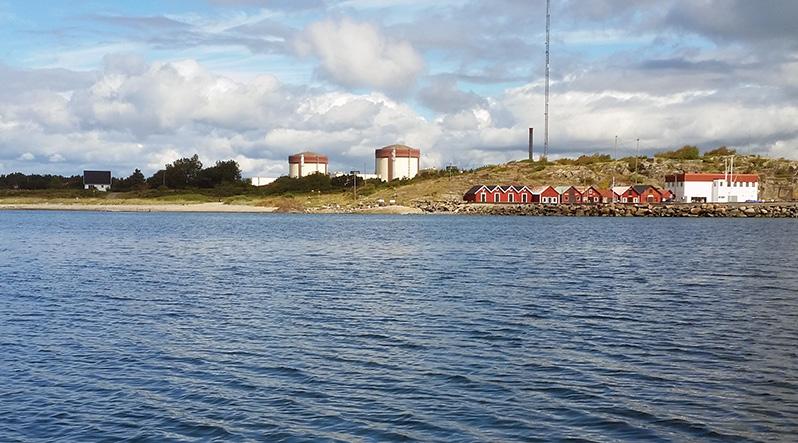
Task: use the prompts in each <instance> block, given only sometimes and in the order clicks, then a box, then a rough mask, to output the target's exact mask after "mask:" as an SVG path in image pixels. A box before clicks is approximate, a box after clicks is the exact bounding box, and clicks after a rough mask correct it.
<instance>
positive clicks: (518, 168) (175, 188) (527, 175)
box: [0, 146, 798, 211]
mask: <svg viewBox="0 0 798 443" xmlns="http://www.w3.org/2000/svg"><path fill="white" fill-rule="evenodd" d="M697 149H698V148H696V147H695V146H685V147H682V148H681V149H677V150H675V151H670V152H668V153H662V154H660V155H657V156H656V158H650V157H646V156H640V157H625V158H622V159H618V160H613V159H612V158H610V156H608V155H606V154H591V155H582V156H580V157H578V158H576V159H559V160H557V161H545V160H539V161H530V160H520V161H515V162H509V163H506V164H499V165H488V166H483V167H480V168H476V169H473V170H464V171H463V170H459V169H457V168H449V169H441V170H436V169H426V170H422V171H420V172H419V174H418V175H417V176H416V177H414V178H413V179H411V180H394V181H392V182H390V183H384V182H382V181H380V180H363V179H362V178H358V179H357V195H358V202H367V203H372V204H373V203H374V202H375V201H376V200H377V199H383V200H385V201H388V200H392V199H394V200H396V201H397V202H398V203H399V204H406V205H412V204H413V202H416V201H429V200H460V199H462V195H463V193H464V192H465V190H467V189H468V188H470V187H471V186H474V185H478V184H510V183H523V184H526V185H530V186H537V185H543V184H548V185H554V186H556V185H564V184H574V185H581V186H586V185H591V184H594V185H597V186H601V187H607V186H610V184H612V183H616V184H619V185H620V184H631V183H646V184H652V185H656V186H662V185H663V181H664V177H665V175H666V174H671V173H674V172H680V171H684V172H717V171H722V170H723V156H724V155H728V154H730V153H733V152H734V151H733V150H730V149H728V148H726V147H719V148H717V149H713V150H711V151H708V152H707V153H706V154H705V155H704V156H697V155H696V150H697ZM682 157H687V158H686V159H684V158H682ZM735 171H737V172H739V173H757V174H760V176H761V177H762V190H763V194H762V198H765V199H770V198H779V199H791V198H798V162H795V161H789V160H784V159H769V158H763V157H760V156H746V155H738V156H737V157H736V160H735ZM164 174H165V175H164ZM354 180H355V178H354V177H353V176H351V175H342V176H338V177H330V176H327V175H323V174H315V175H311V176H307V177H303V178H299V179H292V178H288V177H280V178H279V179H277V180H276V181H275V182H273V183H271V184H269V185H268V186H262V187H253V186H251V185H249V184H248V183H245V182H243V181H242V180H241V173H240V170H239V168H238V165H237V164H236V163H235V162H234V161H227V162H217V163H216V164H215V165H213V166H211V167H208V168H204V167H202V165H201V163H199V159H198V158H196V156H195V157H191V158H185V159H180V160H178V161H176V162H174V163H172V164H171V165H167V167H166V168H165V169H163V170H161V171H158V172H156V173H155V174H153V176H152V177H149V178H148V179H145V178H144V175H143V174H142V173H141V171H138V170H136V171H134V172H133V173H132V174H131V175H130V176H128V177H126V178H120V179H115V180H114V184H113V186H112V191H113V192H110V193H102V192H94V191H84V190H83V189H82V178H81V177H80V176H74V177H59V176H47V175H45V176H26V175H24V174H19V173H16V174H9V175H8V176H0V202H2V203H14V202H28V203H35V202H53V203H56V202H60V203H75V202H79V203H89V204H92V203H103V204H118V203H129V204H139V203H141V204H144V203H152V204H158V203H198V202H220V201H221V202H225V203H236V204H250V205H258V206H274V207H278V208H281V210H287V211H293V210H302V209H304V208H323V207H326V208H329V207H336V206H349V205H352V204H353V203H354V193H353V192H352V191H353V184H354ZM164 183H165V186H164Z"/></svg>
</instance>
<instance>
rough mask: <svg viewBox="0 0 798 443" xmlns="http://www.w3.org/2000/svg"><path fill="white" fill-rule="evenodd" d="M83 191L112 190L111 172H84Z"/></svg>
mask: <svg viewBox="0 0 798 443" xmlns="http://www.w3.org/2000/svg"><path fill="white" fill-rule="evenodd" d="M83 189H94V190H97V191H103V192H107V191H110V190H111V171H83Z"/></svg>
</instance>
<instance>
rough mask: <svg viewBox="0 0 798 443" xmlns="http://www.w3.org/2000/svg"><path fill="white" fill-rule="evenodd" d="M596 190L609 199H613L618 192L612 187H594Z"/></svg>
mask: <svg viewBox="0 0 798 443" xmlns="http://www.w3.org/2000/svg"><path fill="white" fill-rule="evenodd" d="M596 192H598V193H599V195H600V196H602V197H604V198H608V199H610V200H612V199H614V198H615V197H616V196H617V195H618V193H617V192H615V191H613V190H612V189H596Z"/></svg>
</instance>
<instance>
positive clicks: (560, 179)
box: [369, 156, 798, 204]
mask: <svg viewBox="0 0 798 443" xmlns="http://www.w3.org/2000/svg"><path fill="white" fill-rule="evenodd" d="M572 163H574V161H573V160H570V161H569V160H564V161H560V162H554V163H542V162H530V161H528V160H524V161H518V162H510V163H507V164H503V165H496V166H487V167H484V168H480V169H476V170H474V171H469V172H464V173H461V174H456V175H452V176H445V177H440V178H434V179H428V180H413V181H411V182H410V183H409V184H407V185H405V186H401V187H396V188H394V189H386V190H381V191H379V192H376V193H375V194H374V195H372V196H370V197H369V198H371V199H375V198H385V199H387V198H395V199H396V200H397V202H400V203H404V204H408V203H412V202H413V201H417V200H460V199H462V196H463V193H465V191H466V190H467V189H468V188H470V187H471V186H473V185H478V184H514V183H519V184H524V185H530V186H533V185H544V184H546V185H552V186H557V185H596V186H600V187H608V186H610V185H611V183H612V181H613V178H614V179H615V183H616V184H617V185H627V184H636V183H640V184H652V185H656V186H664V178H665V175H667V174H672V173H675V172H719V171H720V172H722V171H723V158H721V157H707V158H701V159H698V160H672V159H662V158H640V159H635V158H625V159H620V160H612V161H600V162H595V163H591V164H581V165H580V164H572ZM735 172H737V173H758V174H759V175H760V177H761V181H762V193H763V194H762V195H761V197H762V198H764V199H774V200H795V199H798V161H789V160H784V159H767V158H761V157H756V156H740V157H737V158H736V160H735Z"/></svg>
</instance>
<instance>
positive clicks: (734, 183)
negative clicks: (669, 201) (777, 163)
mask: <svg viewBox="0 0 798 443" xmlns="http://www.w3.org/2000/svg"><path fill="white" fill-rule="evenodd" d="M665 187H666V188H667V189H668V190H670V191H671V192H673V195H674V201H675V202H678V203H697V202H706V203H737V202H747V201H756V200H758V199H759V176H758V175H756V174H729V173H725V174H724V173H716V174H707V173H698V172H685V173H681V174H673V175H666V176H665Z"/></svg>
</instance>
